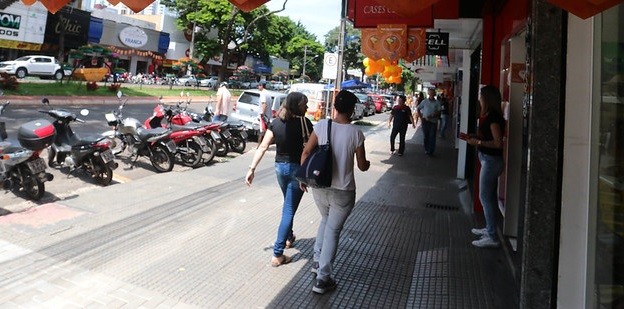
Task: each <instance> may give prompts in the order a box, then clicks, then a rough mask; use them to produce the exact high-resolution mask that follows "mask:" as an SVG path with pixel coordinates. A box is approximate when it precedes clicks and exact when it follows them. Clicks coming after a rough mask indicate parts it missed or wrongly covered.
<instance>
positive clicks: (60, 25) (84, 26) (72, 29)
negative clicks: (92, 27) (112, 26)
mask: <svg viewBox="0 0 624 309" xmlns="http://www.w3.org/2000/svg"><path fill="white" fill-rule="evenodd" d="M90 21H91V13H89V12H87V11H83V10H78V9H75V8H73V9H68V8H62V9H61V10H59V11H58V12H56V14H52V13H49V14H48V23H47V25H46V31H45V43H47V44H50V45H51V46H55V45H59V44H60V38H61V37H63V38H64V39H63V42H64V43H63V44H64V46H65V48H77V47H80V46H82V45H85V44H87V37H88V34H89V23H90Z"/></svg>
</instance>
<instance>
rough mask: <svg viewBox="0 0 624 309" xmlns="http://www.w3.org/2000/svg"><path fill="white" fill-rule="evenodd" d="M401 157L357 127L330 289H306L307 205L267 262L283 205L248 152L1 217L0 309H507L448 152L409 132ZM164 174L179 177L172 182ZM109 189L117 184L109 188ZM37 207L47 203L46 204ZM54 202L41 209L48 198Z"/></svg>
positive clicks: (383, 137) (382, 131) (509, 303)
mask: <svg viewBox="0 0 624 309" xmlns="http://www.w3.org/2000/svg"><path fill="white" fill-rule="evenodd" d="M414 132H415V131H414V130H412V129H410V130H409V131H408V145H407V149H406V152H405V155H404V156H403V157H398V156H392V155H390V153H389V142H388V140H389V137H388V136H389V130H388V129H387V128H385V127H384V126H376V127H371V128H367V133H366V134H367V142H366V147H367V153H368V155H369V159H370V160H371V161H372V167H371V169H370V170H369V171H367V172H365V173H362V172H357V173H356V181H357V184H358V193H357V205H356V208H355V209H354V211H353V213H352V215H351V217H350V218H349V220H348V221H347V223H346V225H345V228H344V231H343V233H342V235H341V239H340V245H339V250H338V255H337V257H336V262H335V272H336V274H335V278H336V280H337V282H338V289H337V290H336V291H334V292H331V293H329V294H327V295H322V296H320V295H315V294H314V293H312V291H311V289H312V284H313V282H314V275H313V274H312V273H310V266H311V264H312V262H311V258H312V248H313V244H314V237H315V234H316V228H317V227H318V220H319V215H318V210H317V209H316V207H315V205H314V203H313V201H312V198H311V195H310V194H306V195H305V196H304V199H303V200H302V203H301V205H300V208H299V210H298V213H297V215H296V217H295V224H294V230H295V234H296V235H297V241H296V243H295V248H293V249H289V250H287V254H289V255H292V256H293V258H294V261H293V262H292V263H291V264H288V265H285V266H281V267H277V268H273V267H271V266H270V265H269V261H270V257H271V245H272V242H273V241H274V238H275V233H276V230H277V224H278V222H279V216H280V215H281V194H280V191H279V188H278V187H277V185H276V180H275V176H274V170H273V167H272V163H271V161H272V159H273V157H272V155H271V154H268V155H267V157H265V158H264V160H263V162H262V164H261V166H260V167H259V169H258V171H257V175H256V179H255V181H254V185H253V186H252V187H251V188H248V187H246V186H244V185H243V180H242V177H243V175H244V171H245V170H246V167H247V166H248V165H249V162H250V161H251V157H252V155H253V152H249V153H247V154H245V155H242V156H240V157H238V158H235V159H233V160H232V162H229V163H231V164H219V165H215V166H210V167H206V168H202V169H197V170H192V171H186V172H184V173H179V174H177V175H176V174H173V175H171V174H170V175H165V174H161V175H156V176H154V177H149V179H144V180H140V181H137V182H133V183H127V184H123V187H122V185H120V186H111V187H106V188H102V189H101V190H94V191H91V192H86V193H84V194H81V195H80V196H77V197H75V198H73V199H68V200H64V201H62V202H61V203H60V204H61V205H54V206H55V207H65V208H67V209H70V210H73V211H75V212H79V214H78V215H76V216H73V217H71V218H68V219H66V220H63V221H58V222H54V223H51V224H49V225H45V224H43V225H39V226H25V225H23V224H20V222H19V221H11V222H10V223H7V224H2V223H0V235H1V236H0V304H3V305H2V307H3V308H4V307H7V308H97V307H101V308H122V307H123V308H187V307H188V308H194V307H200V308H503V307H505V308H516V307H518V302H517V295H515V292H514V291H516V288H515V286H514V281H513V278H512V276H511V273H510V272H509V268H508V267H507V260H506V258H505V255H504V252H503V250H502V249H494V250H491V249H477V248H474V247H472V246H471V244H470V242H471V241H472V240H473V237H472V235H471V234H470V228H471V227H473V226H474V221H475V220H474V219H473V215H472V214H471V213H470V209H471V207H470V205H468V204H466V203H462V202H461V201H466V200H468V201H469V194H468V192H467V191H466V189H465V188H466V186H465V184H464V183H463V182H462V181H458V180H456V179H455V170H456V161H457V160H456V153H455V150H454V148H453V147H452V145H451V143H450V142H449V141H444V140H439V145H438V151H437V152H436V155H435V156H434V157H433V158H428V157H427V156H425V154H424V150H423V148H422V135H421V133H420V131H417V133H414ZM172 177H173V178H175V179H176V181H175V182H174V181H172ZM116 187H117V188H116ZM42 207H46V206H45V205H44V206H42ZM47 207H51V206H47Z"/></svg>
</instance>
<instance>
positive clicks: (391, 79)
mask: <svg viewBox="0 0 624 309" xmlns="http://www.w3.org/2000/svg"><path fill="white" fill-rule="evenodd" d="M386 82H388V84H394V76H389V77H388V78H386Z"/></svg>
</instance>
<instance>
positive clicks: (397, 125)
mask: <svg viewBox="0 0 624 309" xmlns="http://www.w3.org/2000/svg"><path fill="white" fill-rule="evenodd" d="M395 101H396V103H397V104H396V105H395V106H394V107H392V111H391V112H390V119H388V127H390V125H392V133H390V153H392V154H394V142H395V140H396V136H397V134H398V135H399V156H402V155H403V152H405V134H406V133H407V125H408V124H410V123H411V124H412V128H416V124H415V123H414V118H413V117H412V110H411V109H410V108H409V106H407V105H405V96H404V95H398V96H396V99H395Z"/></svg>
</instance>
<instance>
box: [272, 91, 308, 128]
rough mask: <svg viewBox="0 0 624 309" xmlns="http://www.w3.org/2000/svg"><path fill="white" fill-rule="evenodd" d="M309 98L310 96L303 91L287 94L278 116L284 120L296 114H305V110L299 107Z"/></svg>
mask: <svg viewBox="0 0 624 309" xmlns="http://www.w3.org/2000/svg"><path fill="white" fill-rule="evenodd" d="M303 100H306V101H307V100H308V97H306V96H305V94H303V93H301V92H296V91H295V92H291V93H289V94H288V95H287V96H286V100H285V101H284V103H282V106H281V107H280V110H279V112H278V113H277V117H278V118H279V119H281V120H283V121H286V120H289V119H292V118H294V117H295V116H305V112H302V111H301V108H299V103H301V101H303Z"/></svg>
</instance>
